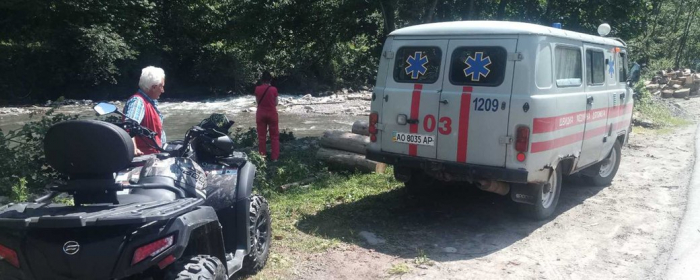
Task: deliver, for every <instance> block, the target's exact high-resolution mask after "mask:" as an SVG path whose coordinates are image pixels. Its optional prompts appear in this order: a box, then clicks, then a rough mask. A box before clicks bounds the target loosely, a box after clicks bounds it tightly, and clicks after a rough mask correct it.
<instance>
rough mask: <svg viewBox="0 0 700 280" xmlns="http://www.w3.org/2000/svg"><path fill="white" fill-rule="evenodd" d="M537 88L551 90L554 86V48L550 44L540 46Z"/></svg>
mask: <svg viewBox="0 0 700 280" xmlns="http://www.w3.org/2000/svg"><path fill="white" fill-rule="evenodd" d="M535 75H536V77H537V80H536V81H537V87H539V88H549V87H551V86H552V48H551V47H549V44H543V45H541V46H540V51H539V53H538V54H537V73H536V74H535Z"/></svg>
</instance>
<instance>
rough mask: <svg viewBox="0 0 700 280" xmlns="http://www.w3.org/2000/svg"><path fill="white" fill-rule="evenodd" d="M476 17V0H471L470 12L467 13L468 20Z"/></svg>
mask: <svg viewBox="0 0 700 280" xmlns="http://www.w3.org/2000/svg"><path fill="white" fill-rule="evenodd" d="M472 19H474V0H469V13H467V18H466V20H472Z"/></svg>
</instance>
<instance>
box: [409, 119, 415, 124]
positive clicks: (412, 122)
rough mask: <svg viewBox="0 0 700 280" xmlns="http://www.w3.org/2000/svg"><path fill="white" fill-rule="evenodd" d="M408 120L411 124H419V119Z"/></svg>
mask: <svg viewBox="0 0 700 280" xmlns="http://www.w3.org/2000/svg"><path fill="white" fill-rule="evenodd" d="M406 122H407V123H409V124H418V119H407V120H406Z"/></svg>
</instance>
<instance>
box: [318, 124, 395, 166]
mask: <svg viewBox="0 0 700 280" xmlns="http://www.w3.org/2000/svg"><path fill="white" fill-rule="evenodd" d="M365 133H366V134H365ZM367 135H369V132H368V131H367V123H366V122H362V121H357V122H355V124H353V126H352V132H344V131H338V130H328V131H326V132H324V133H323V136H322V137H321V140H320V141H319V144H320V145H321V148H320V149H319V150H318V152H317V153H316V158H317V159H319V160H322V161H325V162H326V163H328V165H329V166H331V167H335V168H340V169H347V170H352V171H354V170H357V171H360V172H366V173H372V172H376V173H384V171H385V170H386V164H384V163H380V162H376V161H371V160H368V159H366V158H365V154H366V147H367V145H369V136H367Z"/></svg>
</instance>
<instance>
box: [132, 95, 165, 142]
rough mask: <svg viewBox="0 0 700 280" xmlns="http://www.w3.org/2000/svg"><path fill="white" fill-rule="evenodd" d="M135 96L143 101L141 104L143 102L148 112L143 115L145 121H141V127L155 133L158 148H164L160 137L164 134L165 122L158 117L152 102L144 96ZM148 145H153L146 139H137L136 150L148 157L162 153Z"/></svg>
mask: <svg viewBox="0 0 700 280" xmlns="http://www.w3.org/2000/svg"><path fill="white" fill-rule="evenodd" d="M134 96H135V97H138V98H140V99H141V102H143V107H144V109H145V111H146V112H145V113H144V115H143V120H141V126H143V127H146V128H148V129H150V130H151V131H153V132H155V134H156V135H155V139H156V143H158V146H160V147H162V146H163V144H162V143H161V141H160V136H161V135H162V133H163V122H162V121H161V119H160V116H159V115H158V111H156V108H155V107H154V106H153V104H151V102H148V100H146V99H145V98H143V96H141V94H139V93H138V92H137V93H136V94H134ZM134 96H132V97H134ZM147 143H151V140H150V139H148V138H146V137H136V148H138V149H139V150H141V152H143V154H145V155H148V154H155V153H159V152H160V151H158V150H157V149H155V148H152V147H151V145H149V144H147Z"/></svg>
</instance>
